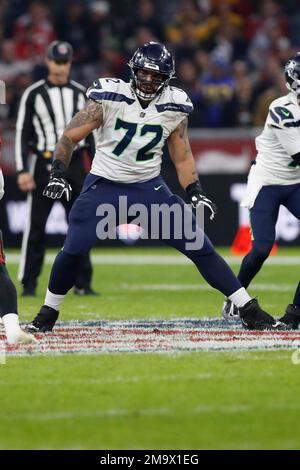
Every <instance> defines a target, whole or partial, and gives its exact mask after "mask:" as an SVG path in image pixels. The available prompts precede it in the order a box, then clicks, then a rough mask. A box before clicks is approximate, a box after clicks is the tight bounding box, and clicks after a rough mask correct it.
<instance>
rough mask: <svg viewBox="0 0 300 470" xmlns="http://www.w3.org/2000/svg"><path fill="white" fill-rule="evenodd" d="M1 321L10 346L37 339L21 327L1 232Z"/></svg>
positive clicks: (1, 191) (1, 187) (0, 187)
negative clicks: (6, 264)
mask: <svg viewBox="0 0 300 470" xmlns="http://www.w3.org/2000/svg"><path fill="white" fill-rule="evenodd" d="M3 195H4V180H3V175H2V171H1V168H0V199H2V197H3ZM0 320H1V322H2V324H3V326H4V330H5V334H6V339H7V342H8V343H9V344H31V343H33V342H35V341H36V340H35V338H34V337H33V336H32V335H30V334H28V333H25V331H23V330H22V329H21V327H20V325H19V317H18V308H17V292H16V288H15V286H14V284H13V282H12V280H11V279H10V277H9V274H8V272H7V269H6V266H5V257H4V252H3V242H2V233H1V230H0Z"/></svg>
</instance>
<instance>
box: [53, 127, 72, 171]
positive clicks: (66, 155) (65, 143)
mask: <svg viewBox="0 0 300 470" xmlns="http://www.w3.org/2000/svg"><path fill="white" fill-rule="evenodd" d="M76 145H77V142H74V141H73V140H72V139H71V138H70V137H69V136H68V135H66V134H65V133H64V134H63V135H62V136H61V138H60V139H59V140H58V142H57V144H56V146H55V150H54V158H55V160H60V161H61V162H63V163H64V165H66V167H68V166H69V164H70V161H71V158H72V153H73V150H74V148H75V147H76Z"/></svg>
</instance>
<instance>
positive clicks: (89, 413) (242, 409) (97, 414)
mask: <svg viewBox="0 0 300 470" xmlns="http://www.w3.org/2000/svg"><path fill="white" fill-rule="evenodd" d="M299 409H300V405H299V404H293V405H289V404H280V403H275V404H274V405H273V404H269V405H264V410H267V411H270V412H272V411H273V412H275V413H276V412H278V411H299ZM255 410H257V411H258V412H259V410H260V408H259V407H258V406H255V405H252V404H247V405H244V404H238V403H237V404H229V405H211V404H199V405H198V406H196V407H193V408H191V409H185V410H182V409H174V408H173V409H172V408H133V409H129V408H111V409H107V410H80V411H79V410H72V411H63V410H61V411H60V410H59V411H52V412H51V411H49V412H24V413H9V414H6V413H5V412H4V411H3V412H0V419H1V421H10V422H11V421H39V422H45V421H46V422H47V421H62V420H74V419H90V418H92V419H95V418H112V419H114V418H120V417H133V418H137V417H141V416H142V417H147V416H150V417H151V416H172V417H176V416H183V415H184V416H195V415H202V414H211V413H217V414H240V413H248V412H253V411H255Z"/></svg>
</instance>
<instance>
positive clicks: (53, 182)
mask: <svg viewBox="0 0 300 470" xmlns="http://www.w3.org/2000/svg"><path fill="white" fill-rule="evenodd" d="M66 173H67V167H66V165H65V164H64V163H63V162H61V161H60V160H54V162H53V163H52V167H51V171H50V180H49V183H48V184H47V186H46V187H45V189H44V191H43V196H47V197H50V198H51V199H60V198H61V197H62V196H63V195H65V196H66V200H67V201H68V202H69V201H70V200H71V196H72V188H71V186H70V183H69V182H68V180H67V177H66Z"/></svg>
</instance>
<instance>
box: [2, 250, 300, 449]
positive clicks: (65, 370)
mask: <svg viewBox="0 0 300 470" xmlns="http://www.w3.org/2000/svg"><path fill="white" fill-rule="evenodd" d="M220 252H221V253H223V254H226V255H228V254H229V253H228V252H227V251H226V250H220ZM8 255H9V256H8V267H9V270H10V273H11V275H12V277H13V279H14V280H16V273H17V258H18V256H17V253H16V252H14V253H8ZM93 255H94V256H95V264H94V281H93V287H94V289H95V290H96V291H99V292H100V293H101V295H100V296H99V297H78V296H75V295H74V294H73V293H69V295H68V297H67V299H66V301H65V303H64V305H63V307H62V309H61V317H60V320H61V321H62V322H69V321H70V320H80V321H81V322H86V324H87V325H88V324H89V323H88V322H90V321H105V322H106V323H105V325H106V327H107V328H108V327H109V325H110V324H115V325H125V324H126V321H127V322H128V321H129V320H132V321H133V322H136V323H135V324H141V323H142V322H144V321H145V322H146V321H148V322H150V324H151V322H154V323H155V322H156V323H155V324H159V321H170V322H173V323H170V324H172V325H173V324H174V325H178V324H179V323H180V321H182V319H194V320H196V319H202V318H204V317H212V318H220V311H221V305H222V301H223V298H222V296H221V294H219V293H218V292H216V291H214V290H213V289H210V288H209V287H207V285H206V284H205V282H204V280H203V279H201V278H200V275H199V274H198V271H197V270H196V268H195V267H194V266H193V265H192V264H189V263H185V262H184V261H182V260H183V257H182V256H181V255H180V254H177V253H176V252H175V251H173V250H170V249H159V248H157V249H150V248H148V249H143V248H124V249H115V250H112V249H103V250H95V251H94V252H93ZM299 255H300V251H299V250H296V249H285V250H284V249H280V250H279V253H278V255H277V256H276V257H273V258H272V262H271V264H267V265H265V266H264V268H263V270H262V271H261V273H260V274H259V275H258V276H257V277H256V278H255V281H254V282H253V286H252V289H251V290H250V291H251V293H252V294H253V295H256V296H258V299H259V301H260V303H261V304H262V305H263V307H265V308H266V309H267V310H268V311H269V312H270V313H272V314H273V315H275V316H279V315H281V314H282V313H283V311H284V309H285V307H286V305H287V304H288V303H290V302H291V301H292V297H293V293H294V290H295V287H296V285H297V283H298V281H299V269H298V266H299V262H298V261H297V258H296V257H298V256H299ZM50 256H51V253H50ZM230 262H231V263H232V267H233V269H234V271H237V270H238V260H233V259H230ZM50 267H51V264H50V262H48V263H47V264H46V265H45V267H44V271H43V275H42V277H41V279H40V284H39V288H38V296H37V297H36V298H34V299H30V298H24V299H22V298H20V301H19V306H20V316H21V320H22V321H23V322H26V321H29V320H31V319H32V318H33V316H34V315H35V314H36V313H37V311H38V309H39V307H40V305H41V304H42V303H43V298H44V293H45V288H46V285H47V280H48V275H49V271H50ZM176 322H177V323H176ZM154 323H153V324H154ZM62 325H63V326H64V325H68V323H63V324H62ZM83 328H84V327H83ZM118 328H119V326H118ZM104 329H105V328H104ZM66 331H67V330H66ZM107 331H108V330H107ZM120 331H121V333H120V335H119V336H118V338H117V339H118V340H120V336H122V334H123V333H122V331H123V330H120ZM124 331H125V330H124ZM145 331H146V330H145ZM108 333H109V334H114V333H113V332H110V331H108ZM125 333H126V332H125ZM125 333H124V334H125ZM183 334H184V333H182V335H183ZM50 335H51V334H50ZM145 335H146V333H145ZM164 337H165V336H164V335H162V338H164ZM49 338H50V336H49ZM129 338H135V337H134V336H133V337H129ZM178 338H179V341H181V339H182V338H181V337H180V332H179V336H178ZM233 338H235V336H233ZM50 339H51V338H50ZM196 339H197V338H196ZM267 339H268V338H267ZM131 340H132V339H131ZM131 340H130V341H131ZM137 340H138V338H137ZM83 341H84V340H83ZM130 341H129V343H130ZM132 341H133V340H132ZM134 341H136V339H134ZM276 341H277V338H275V340H273V342H274V348H276V344H277V343H276ZM129 343H128V348H129V349H130V347H131V346H132V345H131V344H129ZM166 344H168V343H166ZM178 344H179V343H178ZM180 344H183V345H184V344H185V343H184V342H183V343H180ZM195 344H196V346H197V348H198V343H197V342H196V343H195ZM199 344H200V343H199ZM210 344H216V343H214V342H213V341H212V342H211V343H210V342H209V341H208V346H206V347H205V348H204V349H203V350H198V349H195V350H193V351H191V350H189V348H188V347H187V348H186V349H184V347H183V348H182V349H180V350H176V349H172V348H171V346H170V350H169V351H168V350H166V349H164V350H163V351H162V352H159V351H158V350H155V352H147V351H146V352H145V351H144V352H137V351H136V350H132V352H128V351H126V352H122V351H120V350H118V349H117V348H116V350H115V351H114V350H113V349H107V350H103V351H102V352H100V353H99V352H97V353H96V352H95V353H94V354H91V353H89V354H78V353H73V354H56V355H53V354H50V353H49V351H48V352H47V353H45V354H33V353H30V351H29V352H28V354H25V355H22V356H12V355H9V354H8V355H7V357H6V364H3V365H0V390H1V406H0V423H1V426H0V449H299V448H300V439H299V433H300V398H299V388H300V364H299V365H296V364H293V362H292V353H293V352H294V351H295V347H293V346H292V343H289V347H288V349H287V348H282V349H281V348H278V349H275V350H274V349H273V350H269V349H265V348H264V346H263V345H264V343H263V342H261V343H257V344H261V347H260V346H258V347H255V348H254V349H252V350H249V349H247V348H240V347H239V344H240V343H238V342H236V343H234V341H232V343H231V342H227V343H226V345H227V346H228V348H227V349H226V350H222V349H221V350H220V349H218V350H213V349H210ZM224 344H225V343H224ZM231 344H233V347H231ZM279 344H280V343H278V345H279ZM111 348H113V342H112V346H111ZM124 351H125V350H124ZM299 356H300V355H299Z"/></svg>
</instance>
